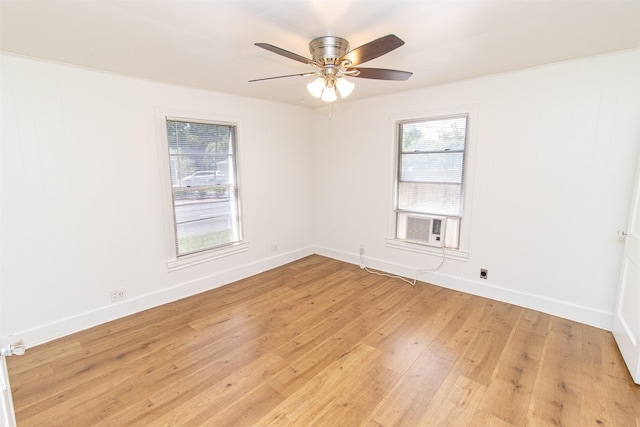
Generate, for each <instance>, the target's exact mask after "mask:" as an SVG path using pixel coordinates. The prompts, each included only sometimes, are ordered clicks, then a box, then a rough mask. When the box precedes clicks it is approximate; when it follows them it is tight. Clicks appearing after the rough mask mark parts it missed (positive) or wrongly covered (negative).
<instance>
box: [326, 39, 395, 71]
mask: <svg viewBox="0 0 640 427" xmlns="http://www.w3.org/2000/svg"><path fill="white" fill-rule="evenodd" d="M403 44H404V42H403V41H402V40H400V38H398V36H396V35H395V34H389V35H386V36H384V37H380V38H379V39H375V40H373V41H371V42H369V43H366V44H363V45H362V46H360V47H357V48H355V49H353V50H352V51H350V52H347V53H346V54H345V55H343V56H342V58H340V59H339V60H338V61H337V63H338V64H339V63H341V62H342V61H344V60H345V59H346V60H348V61H350V62H351V65H358V64H362V63H365V62H367V61H371V60H372V59H375V58H377V57H379V56H382V55H384V54H385V53H389V52H391V51H392V50H394V49H397V48H399V47H400V46H402V45H403Z"/></svg>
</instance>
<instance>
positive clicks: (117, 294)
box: [110, 288, 127, 302]
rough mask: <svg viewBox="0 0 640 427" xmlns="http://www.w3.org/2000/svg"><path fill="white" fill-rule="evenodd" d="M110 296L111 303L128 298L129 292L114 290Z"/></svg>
mask: <svg viewBox="0 0 640 427" xmlns="http://www.w3.org/2000/svg"><path fill="white" fill-rule="evenodd" d="M110 295H111V302H116V301H120V300H123V299H125V298H126V297H127V290H126V289H125V288H119V289H112V290H111V292H110Z"/></svg>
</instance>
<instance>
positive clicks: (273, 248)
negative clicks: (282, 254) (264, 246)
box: [271, 243, 278, 252]
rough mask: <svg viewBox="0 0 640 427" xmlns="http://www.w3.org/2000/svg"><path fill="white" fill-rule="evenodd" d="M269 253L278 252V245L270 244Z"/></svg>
mask: <svg viewBox="0 0 640 427" xmlns="http://www.w3.org/2000/svg"><path fill="white" fill-rule="evenodd" d="M271 252H278V244H277V243H272V244H271Z"/></svg>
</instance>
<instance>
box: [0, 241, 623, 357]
mask: <svg viewBox="0 0 640 427" xmlns="http://www.w3.org/2000/svg"><path fill="white" fill-rule="evenodd" d="M314 253H315V254H318V255H322V256H326V257H329V258H333V259H336V260H339V261H344V262H348V263H350V264H355V265H360V257H359V255H357V254H352V253H347V252H342V251H336V250H333V249H328V248H323V247H306V248H302V249H299V250H296V251H292V252H288V253H284V254H280V255H277V256H274V257H270V258H266V259H263V260H260V261H256V262H253V263H251V264H246V265H242V266H239V267H237V268H233V269H229V270H226V271H221V272H216V273H215V274H212V275H210V276H206V277H202V278H199V279H197V280H193V281H191V282H185V283H181V284H179V285H176V286H174V287H171V288H166V289H162V290H160V291H157V292H154V293H150V294H146V295H142V296H139V297H136V298H131V299H127V300H124V301H122V302H120V303H117V304H111V305H108V306H104V307H100V308H98V309H96V310H92V311H88V312H85V313H82V314H79V315H75V316H71V317H67V318H64V319H61V320H58V321H56V322H52V323H48V324H44V325H41V326H39V327H37V328H34V329H30V330H25V331H20V332H18V333H16V334H13V335H11V336H8V337H2V338H1V339H0V343H3V344H4V343H11V342H13V341H17V340H18V339H23V340H24V342H25V343H26V344H27V346H28V347H32V346H35V345H38V344H42V343H45V342H48V341H52V340H54V339H56V338H60V337H63V336H66V335H70V334H72V333H75V332H79V331H82V330H85V329H88V328H91V327H94V326H97V325H100V324H103V323H106V322H109V321H112V320H116V319H119V318H121V317H124V316H128V315H130V314H134V313H137V312H140V311H143V310H147V309H150V308H153V307H157V306H160V305H163V304H167V303H170V302H173V301H177V300H179V299H182V298H186V297H189V296H192V295H196V294H199V293H201V292H205V291H208V290H211V289H215V288H218V287H220V286H224V285H226V284H229V283H232V282H235V281H237V280H241V279H245V278H247V277H250V276H253V275H256V274H259V273H262V272H264V271H267V270H271V269H273V268H276V267H279V266H281V265H284V264H287V263H289V262H292V261H295V260H297V259H300V258H303V257H305V256H308V255H312V254H314ZM364 261H365V264H366V266H367V267H369V268H372V269H375V270H380V271H383V272H387V273H391V274H394V275H398V276H402V277H407V278H413V277H415V274H416V269H415V268H412V267H408V266H405V265H401V264H396V263H390V262H387V261H382V260H379V259H375V258H370V257H365V258H364ZM419 280H420V281H424V282H429V283H432V284H434V285H438V286H442V287H444V288H448V289H453V290H457V291H460V292H466V293H469V294H472V295H477V296H481V297H485V298H490V299H493V300H496V301H502V302H506V303H510V304H514V305H517V306H520V307H525V308H529V309H532V310H537V311H541V312H543V313H547V314H551V315H554V316H558V317H562V318H564V319H569V320H574V321H576V322H580V323H584V324H587V325H591V326H595V327H597V328H601V329H605V330H608V331H610V330H611V328H612V325H613V313H606V312H602V311H598V310H594V309H592V308H589V307H584V306H580V305H576V304H572V303H570V302H566V301H560V300H554V299H551V298H547V297H543V296H540V295H533V294H528V293H524V292H518V291H514V290H511V289H507V288H504V287H500V286H496V285H491V284H487V283H481V282H478V281H475V280H469V279H463V278H460V277H454V276H450V275H447V274H443V273H441V272H430V273H421V275H420V277H419Z"/></svg>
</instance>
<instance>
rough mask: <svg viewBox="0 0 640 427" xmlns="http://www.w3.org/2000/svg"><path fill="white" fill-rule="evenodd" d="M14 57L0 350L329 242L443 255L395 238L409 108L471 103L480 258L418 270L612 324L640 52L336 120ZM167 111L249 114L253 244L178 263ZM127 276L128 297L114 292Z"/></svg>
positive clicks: (244, 175)
mask: <svg viewBox="0 0 640 427" xmlns="http://www.w3.org/2000/svg"><path fill="white" fill-rule="evenodd" d="M0 59H1V60H2V63H1V66H2V68H1V72H0V77H1V79H2V80H1V86H0V90H1V97H0V98H1V100H2V105H1V107H2V111H1V112H2V122H1V127H2V131H1V132H2V133H1V152H0V154H1V162H0V166H1V174H0V185H1V187H0V188H1V203H2V205H1V210H0V223H1V227H0V266H1V275H0V341H1V342H2V343H6V342H11V341H12V340H13V339H14V337H15V338H24V339H25V341H26V342H27V345H35V344H38V343H40V342H44V341H48V340H50V339H53V338H55V337H58V336H61V335H65V334H68V333H71V332H74V331H77V330H80V329H84V328H87V327H89V326H93V325H95V324H98V323H102V322H104V321H107V320H110V319H113V318H117V317H119V316H123V315H126V314H130V313H133V312H136V311H139V310H142V309H145V308H148V307H151V306H154V305H158V304H161V303H165V302H168V301H172V300H175V299H178V298H181V297H184V296H187V295H191V294H193V293H197V292H200V291H203V290H206V289H210V288H213V287H216V286H221V285H223V284H226V283H229V282H231V281H233V280H237V279H239V278H242V277H246V276H248V275H252V274H255V273H257V272H259V271H263V270H266V269H269V268H273V267H276V266H278V265H281V264H283V263H286V262H288V261H290V260H293V259H296V258H299V257H301V256H304V255H307V254H309V253H312V252H317V253H320V254H324V255H328V256H332V257H334V258H337V259H343V260H345V261H349V262H354V263H358V259H357V255H356V254H357V252H358V249H359V245H360V244H361V243H363V244H365V246H366V254H365V255H366V256H365V260H366V263H367V264H368V265H370V266H372V267H375V268H381V269H384V270H386V271H390V272H395V273H401V274H406V275H412V274H414V272H415V270H416V269H420V268H427V267H429V266H432V265H434V264H437V262H438V259H436V258H434V257H430V256H426V255H421V254H417V253H413V252H407V251H403V250H399V249H393V248H389V247H387V246H386V245H385V238H389V237H392V236H391V235H390V232H389V228H390V224H392V218H393V215H392V189H393V175H394V173H393V155H394V153H393V131H392V127H393V119H395V118H399V117H403V116H405V115H414V114H417V113H423V112H425V113H428V112H432V111H440V110H442V109H447V108H450V107H455V106H458V105H475V106H476V107H477V111H478V122H477V123H476V124H477V133H476V141H475V142H476V146H475V147H474V149H475V172H474V176H473V178H474V179H473V192H472V197H473V204H472V210H471V212H472V215H471V224H470V226H469V227H467V232H469V233H470V235H469V259H468V261H454V260H447V261H446V263H445V265H444V267H443V269H441V270H440V271H439V272H437V273H431V274H423V275H421V276H420V279H421V280H425V281H431V282H433V283H437V284H441V285H444V286H448V287H451V288H455V289H461V290H464V291H468V292H471V293H475V294H478V295H486V296H489V297H492V298H496V299H501V300H506V301H509V302H512V303H515V304H519V305H523V306H527V307H532V308H536V309H539V310H542V311H546V312H549V313H554V314H558V315H560V316H563V317H567V318H571V319H575V320H578V321H582V322H585V323H588V324H594V325H597V326H600V327H604V328H610V322H611V312H612V310H613V305H614V299H615V295H616V288H617V277H618V266H619V262H620V256H621V251H622V241H620V240H619V239H618V238H617V236H616V230H617V229H618V228H623V227H624V226H625V222H626V219H627V214H628V212H627V211H628V208H629V198H630V195H631V191H632V186H633V175H634V170H635V166H636V165H635V161H636V159H637V157H638V156H637V154H638V148H639V147H638V145H639V144H638V141H639V138H640V130H639V128H638V126H639V124H638V123H639V121H638V118H639V117H640V116H639V114H640V113H639V112H640V106H639V105H638V103H639V99H640V82H639V79H638V76H639V75H640V52H639V51H637V50H636V51H631V52H623V53H618V54H611V55H606V56H601V57H595V58H588V59H583V60H577V61H571V62H567V63H562V64H555V65H550V66H546V67H540V68H536V69H531V70H525V71H519V72H514V73H509V74H503V75H496V76H490V77H486V78H481V79H475V80H470V81H465V82H460V83H456V84H450V85H445V86H439V87H433V88H425V89H422V90H417V91H410V92H404V93H398V94H396V95H393V96H385V97H379V98H373V99H367V100H365V101H356V102H338V103H336V104H334V106H333V113H332V114H331V115H329V112H328V110H326V109H319V110H316V111H313V112H312V111H310V110H308V109H304V108H301V107H293V106H287V105H282V104H277V103H271V102H266V101H260V100H256V99H248V98H242V97H237V96H232V95H225V94H220V93H213V92H208V91H203V90H196V89H189V88H184V87H177V86H171V85H166V84H161V83H155V82H148V81H142V80H137V79H131V78H126V77H121V76H115V75H110V74H105V73H99V72H94V71H89V70H84V69H79V68H73V67H67V66H63V65H57V64H51V63H47V62H40V61H35V60H31V59H26V58H21V57H15V56H11V55H0ZM380 84H396V83H394V82H380ZM398 86H399V87H400V84H398ZM356 90H357V87H356ZM155 107H163V108H169V109H174V110H189V111H194V112H199V113H203V112H204V113H211V114H212V115H214V116H215V115H221V116H224V118H229V117H232V118H237V119H238V120H239V121H240V124H241V128H240V132H239V135H240V140H239V147H240V162H241V171H240V172H241V177H240V178H241V183H242V206H243V213H244V216H243V218H244V230H245V235H246V238H247V239H248V240H249V242H250V245H249V250H248V251H247V252H243V253H240V254H236V255H233V256H230V257H227V258H223V259H220V260H216V261H211V262H208V263H206V264H202V265H198V266H195V267H191V268H187V269H182V270H178V271H175V272H172V273H168V272H167V266H166V255H165V243H166V238H167V236H166V235H165V224H164V223H163V221H164V218H163V215H162V212H163V209H164V208H165V206H163V203H164V201H165V199H164V197H163V194H162V189H161V186H159V182H161V180H162V178H163V177H162V176H161V172H160V169H161V166H160V163H159V160H158V159H159V152H158V150H159V149H162V147H160V146H159V139H158V136H157V132H156V123H155V116H154V108H155ZM312 129H313V131H312ZM467 212H469V211H467ZM274 242H277V243H278V244H279V252H278V253H275V254H274V253H272V252H271V244H272V243H274ZM481 267H483V268H488V269H489V280H487V281H480V280H479V279H478V275H479V269H480V268H481ZM398 286H406V284H404V282H398ZM119 287H126V289H127V293H128V298H127V300H125V301H124V302H123V303H117V304H111V303H110V302H109V290H110V289H113V288H119Z"/></svg>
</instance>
